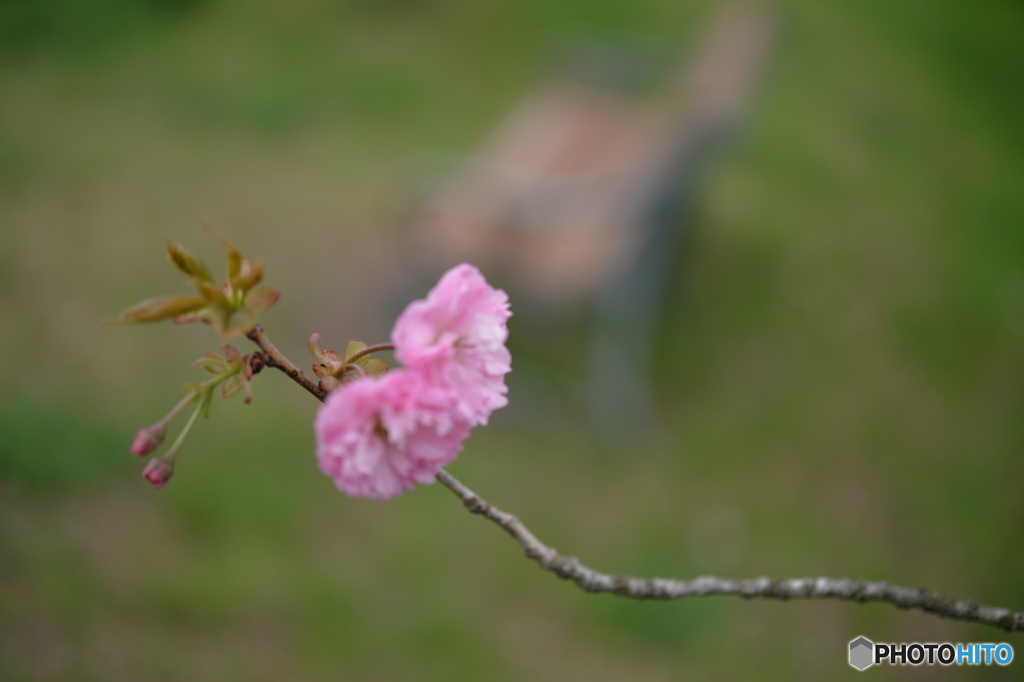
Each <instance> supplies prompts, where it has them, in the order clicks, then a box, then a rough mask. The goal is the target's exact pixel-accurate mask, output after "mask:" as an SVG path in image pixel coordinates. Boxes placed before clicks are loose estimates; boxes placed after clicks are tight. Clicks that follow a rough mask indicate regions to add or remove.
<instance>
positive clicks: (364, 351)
mask: <svg viewBox="0 0 1024 682" xmlns="http://www.w3.org/2000/svg"><path fill="white" fill-rule="evenodd" d="M394 349H395V344H393V343H378V344H377V345H376V346H367V347H366V348H364V349H362V350H361V351H359V352H358V353H355V354H353V355H352V357H350V358H347V359H346V362H348V363H349V364H351V363H353V362H355V361H356V360H358V359H360V358H365V357H366V356H367V355H369V354H370V353H377V352H379V351H382V350H394Z"/></svg>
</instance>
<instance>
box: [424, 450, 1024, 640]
mask: <svg viewBox="0 0 1024 682" xmlns="http://www.w3.org/2000/svg"><path fill="white" fill-rule="evenodd" d="M437 480H438V481H440V482H441V484H442V485H444V486H445V487H446V488H448V489H449V490H451V491H452V492H453V493H455V495H456V496H458V498H459V499H460V500H462V503H463V504H464V505H466V508H467V509H468V510H469V511H471V512H472V513H474V514H480V515H481V516H483V517H484V518H486V519H488V520H490V521H493V522H494V523H496V524H498V525H499V526H501V527H502V528H504V529H505V531H506V532H508V534H509V535H511V536H512V537H513V538H515V539H516V541H517V542H519V544H520V545H522V546H523V549H524V550H525V552H526V556H527V557H528V558H530V559H533V560H534V561H536V562H537V563H538V564H539V565H540V567H541V568H543V569H544V570H545V571H551V572H552V573H554V574H555V575H557V576H558V577H560V578H564V579H566V580H571V581H573V582H574V583H576V585H577V586H579V587H580V588H581V589H583V590H585V591H587V592H611V593H613V594H617V595H619V596H622V597H630V598H631V599H663V600H670V599H680V598H682V597H704V596H707V595H711V594H731V595H735V596H738V597H744V598H747V599H750V598H762V599H783V600H785V599H842V600H847V601H855V602H859V603H864V602H869V601H883V602H888V603H890V604H893V605H894V606H897V607H899V608H901V609H921V610H922V611H927V612H929V613H934V614H935V615H937V616H940V617H942V618H952V619H954V620H964V621H969V622H972V623H983V624H985V625H994V626H995V627H997V628H1002V629H1003V630H1007V631H1009V632H1013V631H1015V630H1024V613H1014V612H1013V611H1010V610H1008V609H1003V608H997V607H995V606H984V605H979V604H975V603H974V602H969V601H964V600H962V599H954V598H953V597H947V596H942V595H937V594H934V593H932V592H930V591H928V590H925V589H917V590H915V589H911V588H909V587H900V586H899V585H890V584H889V583H887V582H884V581H877V582H865V581H863V580H850V579H848V578H790V579H784V580H771V579H770V578H764V577H761V578H753V579H749V580H732V579H728V578H717V577H715V576H701V577H699V578H694V579H693V580H675V579H672V578H634V577H633V576H630V575H623V574H616V575H608V574H607V573H601V572H600V571H595V570H594V569H592V568H589V567H587V566H584V565H583V564H581V563H580V561H579V559H577V558H576V557H573V556H570V557H566V556H562V555H561V554H559V553H558V551H557V550H555V548H554V547H549V546H547V545H545V544H544V543H543V542H541V541H540V540H538V539H537V537H536V536H535V535H534V534H533V533H531V532H530V529H529V528H527V527H526V526H525V525H523V522H522V521H520V520H519V519H517V518H516V517H515V516H513V515H512V514H509V513H508V512H505V511H502V510H501V509H498V508H497V507H495V506H494V505H492V504H490V503H488V502H487V501H485V500H484V499H483V498H481V497H480V496H479V495H477V494H476V493H474V492H473V491H472V490H470V489H469V488H467V487H466V486H465V485H463V484H462V483H460V482H459V481H458V480H457V479H456V478H455V477H454V476H452V475H451V474H449V473H448V472H447V471H444V470H442V471H441V472H440V473H438V474H437Z"/></svg>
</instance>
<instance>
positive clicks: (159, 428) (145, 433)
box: [131, 424, 164, 456]
mask: <svg viewBox="0 0 1024 682" xmlns="http://www.w3.org/2000/svg"><path fill="white" fill-rule="evenodd" d="M163 441H164V425H163V424H154V425H153V426H150V427H148V428H145V429H140V430H139V432H138V433H137V434H135V440H133V441H132V447H131V452H132V454H133V455H140V456H141V455H146V454H149V453H150V452H152V451H153V450H154V449H155V448H156V447H157V446H158V445H160V443H162V442H163Z"/></svg>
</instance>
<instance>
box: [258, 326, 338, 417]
mask: <svg viewBox="0 0 1024 682" xmlns="http://www.w3.org/2000/svg"><path fill="white" fill-rule="evenodd" d="M246 336H248V337H249V338H250V339H251V340H252V341H253V343H255V344H256V345H257V346H259V347H260V350H261V351H263V356H264V362H265V363H266V364H267V366H268V367H276V368H277V369H279V370H281V371H282V372H284V373H285V374H287V375H288V376H289V377H291V378H292V380H293V381H295V383H297V384H298V385H299V386H302V387H303V388H304V389H306V390H307V391H309V392H310V393H312V394H313V395H314V396H315V397H316V399H317V400H319V401H321V402H322V401H323V400H324V398H326V397H327V391H325V390H324V389H322V388H320V384H319V383H318V382H316V381H313V380H312V379H310V378H309V377H307V376H306V375H305V374H303V372H302V370H301V369H299V368H298V367H296V366H295V364H294V363H293V362H292V361H291V360H289V359H288V358H286V357H285V356H284V355H282V354H281V351H279V350H278V349H277V347H276V346H274V344H272V343H271V342H270V339H268V338H267V335H266V333H264V331H263V327H261V326H260V325H258V324H257V325H256V326H255V327H253V328H252V331H250V332H249V333H248V334H246Z"/></svg>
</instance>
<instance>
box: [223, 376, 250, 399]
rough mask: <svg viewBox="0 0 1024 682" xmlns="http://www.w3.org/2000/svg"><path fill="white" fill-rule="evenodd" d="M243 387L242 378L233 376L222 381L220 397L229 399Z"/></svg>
mask: <svg viewBox="0 0 1024 682" xmlns="http://www.w3.org/2000/svg"><path fill="white" fill-rule="evenodd" d="M244 387H245V382H244V381H243V380H242V377H240V376H238V375H237V374H235V375H234V376H232V377H230V378H228V379H226V380H225V381H224V388H223V389H222V390H221V395H223V396H224V397H225V398H230V397H232V396H234V395H235V394H237V393H238V392H239V391H241V390H242V389H243V388H244Z"/></svg>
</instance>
